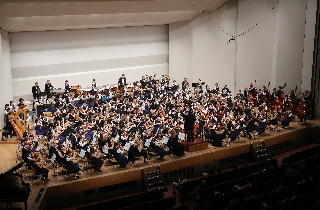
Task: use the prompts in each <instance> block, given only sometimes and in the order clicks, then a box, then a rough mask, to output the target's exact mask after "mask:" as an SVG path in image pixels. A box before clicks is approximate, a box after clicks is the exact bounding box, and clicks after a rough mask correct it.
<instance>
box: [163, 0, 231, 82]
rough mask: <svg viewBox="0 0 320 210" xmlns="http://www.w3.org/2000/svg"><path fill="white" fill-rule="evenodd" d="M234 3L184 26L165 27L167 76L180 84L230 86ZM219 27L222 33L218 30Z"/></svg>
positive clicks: (181, 24)
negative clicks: (201, 81)
mask: <svg viewBox="0 0 320 210" xmlns="http://www.w3.org/2000/svg"><path fill="white" fill-rule="evenodd" d="M235 9H236V7H235V3H234V2H230V3H229V4H226V5H224V6H223V7H222V8H221V9H219V10H218V11H216V12H214V13H204V14H202V15H200V16H199V17H198V18H196V19H195V20H194V21H192V22H191V23H189V24H188V22H177V23H173V24H170V27H169V55H170V59H169V60H170V62H169V74H170V77H171V78H173V79H175V80H177V81H179V82H181V81H182V79H183V78H184V77H188V78H189V80H190V82H197V81H198V79H201V80H204V81H206V83H207V84H209V85H213V84H214V83H215V82H218V83H220V84H228V85H229V86H230V87H231V88H233V86H234V77H235V72H234V70H235V65H234V62H233V61H234V59H235V44H234V42H229V39H230V38H231V34H234V33H235V20H236V13H235ZM222 28H223V31H222Z"/></svg>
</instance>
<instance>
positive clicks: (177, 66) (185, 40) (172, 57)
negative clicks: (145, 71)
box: [169, 22, 192, 82]
mask: <svg viewBox="0 0 320 210" xmlns="http://www.w3.org/2000/svg"><path fill="white" fill-rule="evenodd" d="M191 38H192V37H191V26H190V24H189V22H176V23H173V24H170V25H169V76H170V78H171V79H172V80H177V81H179V82H182V80H183V78H185V77H190V74H191V72H190V70H191V58H192V55H191V53H192V42H191Z"/></svg>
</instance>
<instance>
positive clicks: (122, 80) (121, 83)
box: [118, 74, 127, 87]
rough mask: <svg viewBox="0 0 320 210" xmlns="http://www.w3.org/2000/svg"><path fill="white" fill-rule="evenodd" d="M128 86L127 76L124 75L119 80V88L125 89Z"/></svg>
mask: <svg viewBox="0 0 320 210" xmlns="http://www.w3.org/2000/svg"><path fill="white" fill-rule="evenodd" d="M125 85H127V79H126V75H125V74H122V75H121V77H120V78H119V80H118V86H119V87H123V86H125Z"/></svg>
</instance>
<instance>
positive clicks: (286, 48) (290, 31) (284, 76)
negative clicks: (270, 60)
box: [276, 0, 306, 90]
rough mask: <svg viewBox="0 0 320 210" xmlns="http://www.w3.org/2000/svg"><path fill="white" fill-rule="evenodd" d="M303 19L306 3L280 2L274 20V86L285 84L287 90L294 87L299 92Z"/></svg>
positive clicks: (285, 0) (286, 0)
mask: <svg viewBox="0 0 320 210" xmlns="http://www.w3.org/2000/svg"><path fill="white" fill-rule="evenodd" d="M293 14H294V15H293ZM305 17H306V1H301V0H281V1H280V3H279V7H278V11H277V19H276V22H277V26H276V27H278V28H277V34H276V38H277V39H278V45H277V65H276V72H277V76H276V78H277V81H276V85H277V86H279V85H283V83H284V82H287V88H286V89H287V90H292V89H295V87H296V86H297V87H298V89H299V90H300V88H301V83H302V64H303V45H304V33H305Z"/></svg>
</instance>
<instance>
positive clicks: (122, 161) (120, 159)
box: [110, 143, 128, 168]
mask: <svg viewBox="0 0 320 210" xmlns="http://www.w3.org/2000/svg"><path fill="white" fill-rule="evenodd" d="M110 153H111V154H112V156H113V157H114V159H116V161H117V163H118V164H119V165H120V168H125V167H126V166H127V164H128V159H127V158H126V157H125V156H124V150H123V149H122V147H121V145H120V144H117V143H113V144H112V148H111V150H110Z"/></svg>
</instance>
